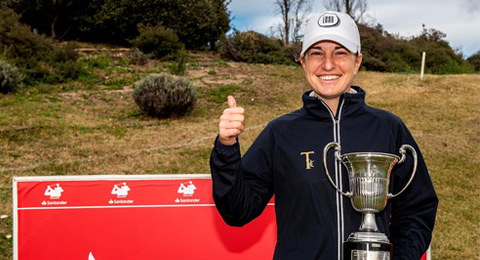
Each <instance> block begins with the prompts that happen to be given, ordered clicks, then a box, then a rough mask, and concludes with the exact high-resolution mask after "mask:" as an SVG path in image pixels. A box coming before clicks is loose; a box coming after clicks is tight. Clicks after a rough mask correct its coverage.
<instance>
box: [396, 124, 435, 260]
mask: <svg viewBox="0 0 480 260" xmlns="http://www.w3.org/2000/svg"><path fill="white" fill-rule="evenodd" d="M399 135H400V136H399V138H398V139H397V140H398V141H399V143H398V144H397V146H398V147H400V146H401V145H402V144H410V145H412V146H413V147H414V149H415V150H416V152H417V157H418V162H417V170H416V174H415V177H414V179H413V181H412V182H411V184H410V186H408V188H407V189H406V190H405V191H404V192H403V193H402V194H400V195H399V196H397V197H395V198H392V199H391V202H392V213H391V225H390V239H391V243H392V245H393V259H395V260H399V259H409V260H410V259H411V260H418V259H420V258H421V256H422V255H423V254H424V253H425V251H426V250H427V248H428V246H429V245H430V241H431V239H432V232H433V227H434V224H435V216H436V212H437V206H438V198H437V195H436V193H435V189H434V187H433V184H432V181H431V179H430V174H429V172H428V170H427V166H426V164H425V161H424V159H423V156H422V154H421V152H420V149H419V148H418V146H417V144H416V142H415V140H414V139H413V137H412V135H411V134H410V132H409V131H408V129H407V128H406V126H405V125H403V123H402V125H401V130H400V133H399ZM395 168H396V169H395ZM412 171H413V156H412V153H411V152H410V151H408V150H407V158H406V160H405V162H403V163H402V164H397V165H396V166H395V167H394V171H393V173H392V175H393V176H392V177H393V190H392V191H391V193H393V194H396V193H398V192H399V191H400V190H402V189H403V187H405V185H406V184H407V182H408V180H409V179H410V176H411V174H412Z"/></svg>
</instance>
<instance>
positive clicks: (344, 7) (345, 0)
mask: <svg viewBox="0 0 480 260" xmlns="http://www.w3.org/2000/svg"><path fill="white" fill-rule="evenodd" d="M323 6H324V7H325V8H326V9H327V10H329V11H337V12H342V13H346V14H348V15H350V16H351V17H352V18H353V20H355V22H364V19H365V13H366V11H367V0H323Z"/></svg>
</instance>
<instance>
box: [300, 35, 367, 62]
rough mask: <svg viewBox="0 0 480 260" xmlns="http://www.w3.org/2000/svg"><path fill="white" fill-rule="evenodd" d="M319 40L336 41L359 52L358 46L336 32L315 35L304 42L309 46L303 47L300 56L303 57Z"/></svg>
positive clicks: (350, 49) (353, 51)
mask: <svg viewBox="0 0 480 260" xmlns="http://www.w3.org/2000/svg"><path fill="white" fill-rule="evenodd" d="M319 41H334V42H336V43H338V44H340V45H342V46H343V47H345V48H347V50H349V51H350V52H352V53H357V52H359V50H358V47H357V46H356V45H355V44H354V43H352V42H351V41H349V40H347V39H346V38H345V37H342V36H339V35H335V34H324V35H319V36H317V37H314V38H312V39H310V40H309V41H308V42H306V43H305V42H304V46H308V47H306V48H304V49H302V52H301V53H300V57H302V56H303V55H304V54H305V52H306V51H307V50H308V49H310V47H312V45H314V44H315V43H317V42H319Z"/></svg>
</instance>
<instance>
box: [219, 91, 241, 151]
mask: <svg viewBox="0 0 480 260" xmlns="http://www.w3.org/2000/svg"><path fill="white" fill-rule="evenodd" d="M243 113H244V109H243V108H242V107H237V102H236V101H235V98H234V97H232V96H228V108H226V109H225V110H223V114H222V116H220V123H219V124H218V128H219V130H220V131H219V140H220V142H221V143H222V144H223V145H233V144H235V140H236V139H237V136H239V135H240V134H241V133H243V130H244V123H245V116H244V115H243Z"/></svg>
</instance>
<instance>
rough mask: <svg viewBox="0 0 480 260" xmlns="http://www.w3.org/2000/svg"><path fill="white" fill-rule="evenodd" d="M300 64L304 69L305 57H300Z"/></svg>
mask: <svg viewBox="0 0 480 260" xmlns="http://www.w3.org/2000/svg"><path fill="white" fill-rule="evenodd" d="M300 64H302V68H303V69H305V55H303V56H300Z"/></svg>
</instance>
